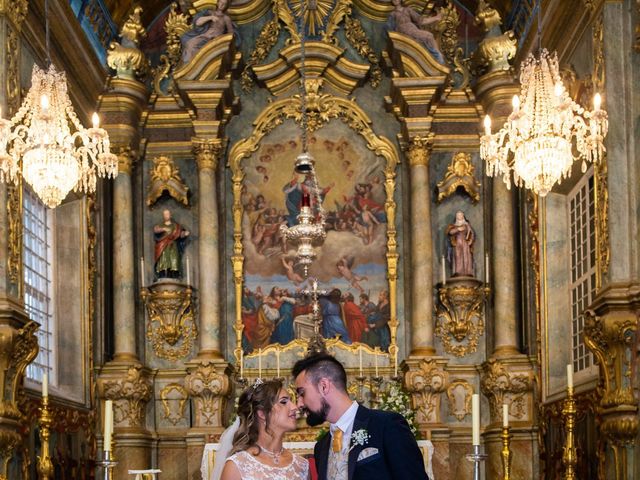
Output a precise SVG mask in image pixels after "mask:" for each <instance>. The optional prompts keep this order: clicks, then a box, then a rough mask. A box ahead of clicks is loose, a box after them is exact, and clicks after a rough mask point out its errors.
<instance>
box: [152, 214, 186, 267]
mask: <svg viewBox="0 0 640 480" xmlns="http://www.w3.org/2000/svg"><path fill="white" fill-rule="evenodd" d="M189 233H190V232H189V230H186V229H185V228H183V227H182V226H181V225H180V224H178V223H176V222H174V221H173V219H172V218H171V211H170V210H168V209H165V210H163V211H162V223H159V224H158V225H156V226H154V227H153V236H154V238H155V241H156V245H155V252H154V253H155V255H154V260H155V266H154V271H155V273H156V277H158V278H181V277H182V271H181V268H180V267H181V263H182V252H183V251H184V247H185V243H186V239H187V237H188V236H189Z"/></svg>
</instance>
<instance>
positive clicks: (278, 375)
mask: <svg viewBox="0 0 640 480" xmlns="http://www.w3.org/2000/svg"><path fill="white" fill-rule="evenodd" d="M276 377H277V378H280V350H276Z"/></svg>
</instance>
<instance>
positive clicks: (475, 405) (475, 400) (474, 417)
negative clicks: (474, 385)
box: [471, 393, 480, 445]
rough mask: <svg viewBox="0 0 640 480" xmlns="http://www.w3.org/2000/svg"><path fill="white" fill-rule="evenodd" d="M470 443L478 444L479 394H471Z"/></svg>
mask: <svg viewBox="0 0 640 480" xmlns="http://www.w3.org/2000/svg"><path fill="white" fill-rule="evenodd" d="M471 422H472V430H471V432H472V442H471V443H472V444H473V445H480V395H478V394H477V393H474V394H473V395H472V396H471Z"/></svg>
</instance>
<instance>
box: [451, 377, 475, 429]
mask: <svg viewBox="0 0 640 480" xmlns="http://www.w3.org/2000/svg"><path fill="white" fill-rule="evenodd" d="M458 388H462V389H463V390H464V402H463V404H462V409H459V408H458V405H457V402H456V400H457V399H456V395H455V390H456V389H458ZM472 395H473V387H472V386H471V384H469V382H467V381H466V380H461V379H456V380H453V381H452V382H451V383H450V384H449V386H448V387H447V403H448V406H449V415H451V416H453V417H456V419H457V420H458V421H459V422H461V421H463V420H464V417H466V416H467V415H469V414H470V413H471V397H472Z"/></svg>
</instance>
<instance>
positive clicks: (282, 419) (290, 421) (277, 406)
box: [269, 388, 298, 432]
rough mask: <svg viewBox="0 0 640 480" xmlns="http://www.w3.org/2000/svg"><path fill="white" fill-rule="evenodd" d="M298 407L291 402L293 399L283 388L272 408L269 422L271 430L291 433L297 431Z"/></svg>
mask: <svg viewBox="0 0 640 480" xmlns="http://www.w3.org/2000/svg"><path fill="white" fill-rule="evenodd" d="M297 412H298V407H296V405H295V404H294V403H293V402H292V401H291V397H290V396H289V394H288V393H287V391H286V390H285V389H284V388H283V389H281V390H280V393H278V398H277V399H276V402H275V403H274V404H273V407H272V408H271V415H270V419H269V420H270V421H269V428H270V429H274V430H275V429H277V430H283V431H285V432H291V431H293V430H295V429H296V414H297Z"/></svg>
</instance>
